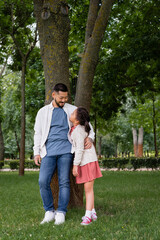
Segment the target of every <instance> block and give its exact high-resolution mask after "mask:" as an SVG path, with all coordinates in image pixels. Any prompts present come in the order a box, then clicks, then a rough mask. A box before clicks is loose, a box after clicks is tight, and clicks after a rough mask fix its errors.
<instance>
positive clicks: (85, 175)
mask: <svg viewBox="0 0 160 240" xmlns="http://www.w3.org/2000/svg"><path fill="white" fill-rule="evenodd" d="M100 177H102V173H101V170H100V167H99V164H98V161H95V162H91V163H87V164H86V165H84V166H78V176H77V177H76V183H77V184H81V183H85V182H90V181H92V180H94V179H96V178H100Z"/></svg>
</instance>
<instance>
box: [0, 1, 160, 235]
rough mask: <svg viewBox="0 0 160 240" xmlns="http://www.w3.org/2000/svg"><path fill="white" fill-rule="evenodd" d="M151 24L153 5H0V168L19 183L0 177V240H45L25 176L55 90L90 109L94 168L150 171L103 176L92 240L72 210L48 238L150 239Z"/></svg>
mask: <svg viewBox="0 0 160 240" xmlns="http://www.w3.org/2000/svg"><path fill="white" fill-rule="evenodd" d="M159 16H160V1H157V0H139V1H136V0H135V1H132V0H130V1H129V0H126V1H125V0H116V1H113V0H103V1H101V0H91V1H89V0H77V1H75V0H68V1H59V0H54V1H53V0H44V1H43V0H39V1H38V0H34V1H32V0H28V1H26V0H24V1H21V0H18V1H15V0H4V1H1V2H0V25H1V28H0V168H2V169H4V168H5V169H6V168H8V169H9V168H13V169H15V168H19V175H20V176H23V178H19V177H18V174H17V171H16V172H15V173H14V172H13V173H12V172H11V173H6V172H1V173H0V174H1V175H0V178H1V188H0V191H1V196H3V197H1V206H2V209H3V211H2V212H1V215H0V217H1V220H2V229H3V230H2V234H3V235H2V237H1V236H0V239H30V238H34V239H45V238H46V239H53V238H52V236H53V232H52V230H51V228H50V227H51V224H50V225H49V226H45V227H44V228H43V229H40V227H39V221H40V218H42V211H43V209H42V206H41V205H42V203H41V200H40V196H39V193H38V191H39V190H38V173H36V172H35V173H31V172H27V171H26V174H24V173H25V168H35V165H34V162H33V135H34V122H35V117H36V114H37V111H38V110H39V108H41V107H43V106H44V104H47V103H49V102H50V101H51V89H52V87H53V86H54V85H55V84H56V83H58V82H63V83H65V84H66V85H67V86H68V88H69V96H70V98H69V101H70V103H72V104H75V105H77V106H81V105H82V106H85V107H86V108H87V109H88V110H89V112H90V116H91V123H92V125H93V127H94V131H95V133H96V136H95V137H96V138H95V145H96V149H97V153H98V156H99V162H100V164H101V167H102V168H105V169H106V168H107V169H108V168H113V167H114V168H116V169H118V170H121V169H126V167H127V169H128V170H136V169H137V168H138V169H139V168H141V167H143V168H144V167H145V169H146V170H147V169H149V170H152V171H150V172H148V171H146V172H143V173H142V172H130V171H127V172H123V171H120V172H115V173H113V172H107V171H105V172H103V179H101V180H99V182H98V181H97V184H96V185H95V193H96V195H97V200H96V204H97V206H98V212H99V214H100V215H101V218H100V221H99V223H95V225H93V227H92V230H94V231H93V232H96V236H95V235H94V234H93V233H92V234H90V233H89V232H88V231H87V230H85V231H84V232H82V230H81V228H80V227H79V226H78V224H79V219H80V216H81V213H82V211H83V210H80V212H79V210H77V209H74V210H72V211H71V210H69V211H70V215H69V221H68V223H67V224H66V226H65V227H64V229H63V227H59V228H58V229H54V232H55V239H69V238H72V239H75V236H79V239H81V238H83V239H159V229H158V225H159V218H158V216H159V213H160V209H159V207H158V205H159V203H158V199H159V184H158V182H159V171H153V169H154V170H155V169H156V170H158V169H159V166H160V160H159V150H160V147H159V146H160V81H159V75H160V58H159V56H160V19H159ZM36 22H38V26H37V24H36ZM38 32H39V34H38ZM6 189H7V190H6ZM29 199H30V200H29ZM35 202H36V203H37V204H36V205H35V204H34V203H35ZM17 206H18V207H17ZM24 206H26V207H24ZM29 209H30V211H29ZM23 216H25V219H24V218H23ZM74 219H76V220H75V222H74ZM126 219H127V220H126ZM19 220H20V221H19ZM31 222H32V225H31V224H30V223H31ZM74 224H76V227H75V228H74V227H73V226H74ZM70 226H72V227H73V228H72V231H70ZM68 229H69V230H68ZM59 230H60V232H59ZM65 234H66V235H65ZM80 235H81V237H80ZM65 236H66V238H65Z"/></svg>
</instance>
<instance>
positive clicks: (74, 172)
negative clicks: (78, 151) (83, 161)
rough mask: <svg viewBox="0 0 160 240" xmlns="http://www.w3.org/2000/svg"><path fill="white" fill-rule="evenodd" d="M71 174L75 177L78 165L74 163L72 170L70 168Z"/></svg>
mask: <svg viewBox="0 0 160 240" xmlns="http://www.w3.org/2000/svg"><path fill="white" fill-rule="evenodd" d="M72 173H73V176H75V177H77V176H78V166H76V165H74V166H73V170H72Z"/></svg>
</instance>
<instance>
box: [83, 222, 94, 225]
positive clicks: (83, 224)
mask: <svg viewBox="0 0 160 240" xmlns="http://www.w3.org/2000/svg"><path fill="white" fill-rule="evenodd" d="M91 223H92V222H90V223H81V225H82V226H88V225H90V224H91Z"/></svg>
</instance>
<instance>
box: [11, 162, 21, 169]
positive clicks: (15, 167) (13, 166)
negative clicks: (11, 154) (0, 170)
mask: <svg viewBox="0 0 160 240" xmlns="http://www.w3.org/2000/svg"><path fill="white" fill-rule="evenodd" d="M9 165H10V169H18V168H19V160H12V161H10V163H9Z"/></svg>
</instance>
